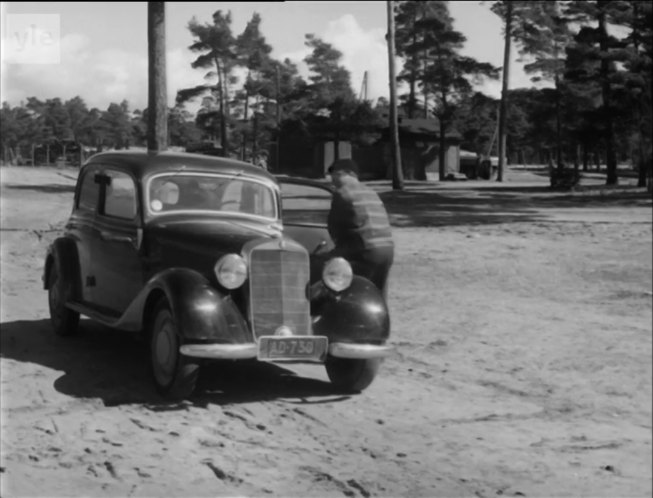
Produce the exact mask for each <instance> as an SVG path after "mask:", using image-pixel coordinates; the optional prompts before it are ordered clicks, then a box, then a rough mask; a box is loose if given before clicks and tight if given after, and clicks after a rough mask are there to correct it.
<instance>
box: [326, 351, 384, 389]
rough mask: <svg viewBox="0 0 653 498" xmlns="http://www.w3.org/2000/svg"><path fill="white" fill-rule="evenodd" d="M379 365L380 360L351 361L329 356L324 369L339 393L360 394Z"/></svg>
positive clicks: (369, 382)
mask: <svg viewBox="0 0 653 498" xmlns="http://www.w3.org/2000/svg"><path fill="white" fill-rule="evenodd" d="M380 365H381V360H380V359H371V360H352V359H349V358H335V357H333V356H329V357H328V358H327V360H326V363H325V367H326V371H327V375H328V376H329V380H331V383H332V384H333V385H334V387H336V388H337V389H338V390H339V391H342V392H349V393H354V392H360V391H362V390H363V389H365V388H366V387H368V386H369V385H370V384H371V383H372V381H373V380H374V377H376V373H377V372H378V371H379V366H380Z"/></svg>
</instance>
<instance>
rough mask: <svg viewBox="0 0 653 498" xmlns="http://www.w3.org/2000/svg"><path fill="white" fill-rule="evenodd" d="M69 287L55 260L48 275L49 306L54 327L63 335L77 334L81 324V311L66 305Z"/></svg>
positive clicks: (57, 332) (58, 333)
mask: <svg viewBox="0 0 653 498" xmlns="http://www.w3.org/2000/svg"><path fill="white" fill-rule="evenodd" d="M69 288H70V287H69V284H67V283H66V281H65V280H64V278H63V276H61V275H59V270H58V269H57V263H56V262H54V263H53V264H52V267H51V268H50V273H49V275H48V307H49V308H50V321H51V322H52V327H53V328H54V331H55V333H56V334H57V335H61V336H69V335H74V334H76V333H77V330H78V326H79V313H77V312H76V311H73V310H71V309H68V308H67V307H66V300H67V297H68V295H69Z"/></svg>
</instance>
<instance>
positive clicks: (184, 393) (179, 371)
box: [150, 299, 199, 400]
mask: <svg viewBox="0 0 653 498" xmlns="http://www.w3.org/2000/svg"><path fill="white" fill-rule="evenodd" d="M150 323H151V327H150V366H151V371H152V378H153V379H154V384H155V385H156V389H157V391H158V392H159V393H160V394H161V395H163V396H164V397H166V398H168V399H171V400H181V399H184V398H187V397H189V396H190V395H191V394H192V393H193V391H194V390H195V385H196V384H197V378H198V375H199V364H198V363H196V362H195V361H193V360H192V359H191V358H188V357H186V356H184V355H182V354H181V353H180V352H179V346H180V345H181V340H180V337H179V333H178V329H177V323H176V322H175V318H174V316H173V314H172V311H171V310H170V306H169V305H168V302H167V301H166V300H165V299H163V300H161V301H160V302H159V303H158V304H157V306H156V307H155V309H154V313H153V314H152V320H151V322H150Z"/></svg>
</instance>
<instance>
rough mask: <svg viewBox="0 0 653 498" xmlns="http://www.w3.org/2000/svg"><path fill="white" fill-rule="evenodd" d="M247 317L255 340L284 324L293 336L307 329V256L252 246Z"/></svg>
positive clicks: (265, 245) (308, 315)
mask: <svg viewBox="0 0 653 498" xmlns="http://www.w3.org/2000/svg"><path fill="white" fill-rule="evenodd" d="M249 270H250V273H249V285H250V296H251V297H250V318H251V320H252V328H253V331H254V336H255V337H257V338H258V337H260V336H262V335H273V334H274V332H275V331H276V330H277V328H278V327H280V326H281V325H286V326H288V327H290V329H291V330H292V331H293V334H295V335H307V334H310V333H311V329H310V303H309V302H308V299H307V297H306V286H307V285H308V283H309V280H310V274H309V272H310V267H309V261H308V254H307V253H306V252H305V251H302V250H297V249H295V248H292V249H290V250H288V249H285V250H284V249H280V248H279V244H278V243H275V244H264V245H262V246H258V247H256V248H255V249H254V250H253V251H252V252H251V254H250V258H249Z"/></svg>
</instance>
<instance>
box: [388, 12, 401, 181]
mask: <svg viewBox="0 0 653 498" xmlns="http://www.w3.org/2000/svg"><path fill="white" fill-rule="evenodd" d="M386 6H387V14H388V37H387V38H388V70H389V80H390V137H391V144H392V145H391V149H392V189H393V190H403V189H404V174H403V171H402V169H401V148H400V145H399V122H398V119H397V78H396V75H395V13H394V2H393V1H392V0H386Z"/></svg>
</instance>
